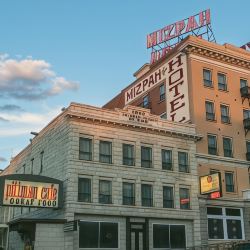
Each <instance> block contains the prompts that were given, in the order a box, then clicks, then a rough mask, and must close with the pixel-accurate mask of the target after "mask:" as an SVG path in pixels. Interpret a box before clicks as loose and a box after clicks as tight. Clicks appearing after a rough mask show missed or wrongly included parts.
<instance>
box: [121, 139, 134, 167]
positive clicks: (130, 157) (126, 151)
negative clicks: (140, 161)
mask: <svg viewBox="0 0 250 250" xmlns="http://www.w3.org/2000/svg"><path fill="white" fill-rule="evenodd" d="M122 153H123V165H128V166H134V165H135V158H134V145H129V144H122Z"/></svg>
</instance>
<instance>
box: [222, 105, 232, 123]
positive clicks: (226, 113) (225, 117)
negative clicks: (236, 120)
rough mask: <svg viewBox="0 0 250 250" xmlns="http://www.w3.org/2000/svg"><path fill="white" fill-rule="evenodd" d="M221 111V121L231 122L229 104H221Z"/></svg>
mask: <svg viewBox="0 0 250 250" xmlns="http://www.w3.org/2000/svg"><path fill="white" fill-rule="evenodd" d="M220 111H221V122H223V123H230V117H229V106H226V105H223V104H221V105H220Z"/></svg>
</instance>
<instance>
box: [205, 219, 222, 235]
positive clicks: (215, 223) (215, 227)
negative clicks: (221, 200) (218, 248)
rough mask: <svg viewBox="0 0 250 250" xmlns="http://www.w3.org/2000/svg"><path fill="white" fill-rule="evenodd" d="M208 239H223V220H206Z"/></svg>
mask: <svg viewBox="0 0 250 250" xmlns="http://www.w3.org/2000/svg"><path fill="white" fill-rule="evenodd" d="M208 235H209V239H224V230H223V220H222V219H208Z"/></svg>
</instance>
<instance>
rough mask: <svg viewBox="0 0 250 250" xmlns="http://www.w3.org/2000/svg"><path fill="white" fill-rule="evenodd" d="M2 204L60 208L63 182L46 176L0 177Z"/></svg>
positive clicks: (0, 201) (0, 203) (0, 202)
mask: <svg viewBox="0 0 250 250" xmlns="http://www.w3.org/2000/svg"><path fill="white" fill-rule="evenodd" d="M0 185H1V192H0V199H1V200H0V206H1V205H3V206H16V207H39V208H59V207H61V205H62V182H61V181H59V180H57V179H53V178H49V177H44V176H35V175H25V174H24V175H7V176H2V177H0Z"/></svg>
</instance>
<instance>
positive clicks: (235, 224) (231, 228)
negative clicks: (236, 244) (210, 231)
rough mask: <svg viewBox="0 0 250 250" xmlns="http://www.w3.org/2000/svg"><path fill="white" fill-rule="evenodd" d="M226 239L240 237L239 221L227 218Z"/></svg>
mask: <svg viewBox="0 0 250 250" xmlns="http://www.w3.org/2000/svg"><path fill="white" fill-rule="evenodd" d="M227 234H228V239H242V231H241V221H240V220H227Z"/></svg>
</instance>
